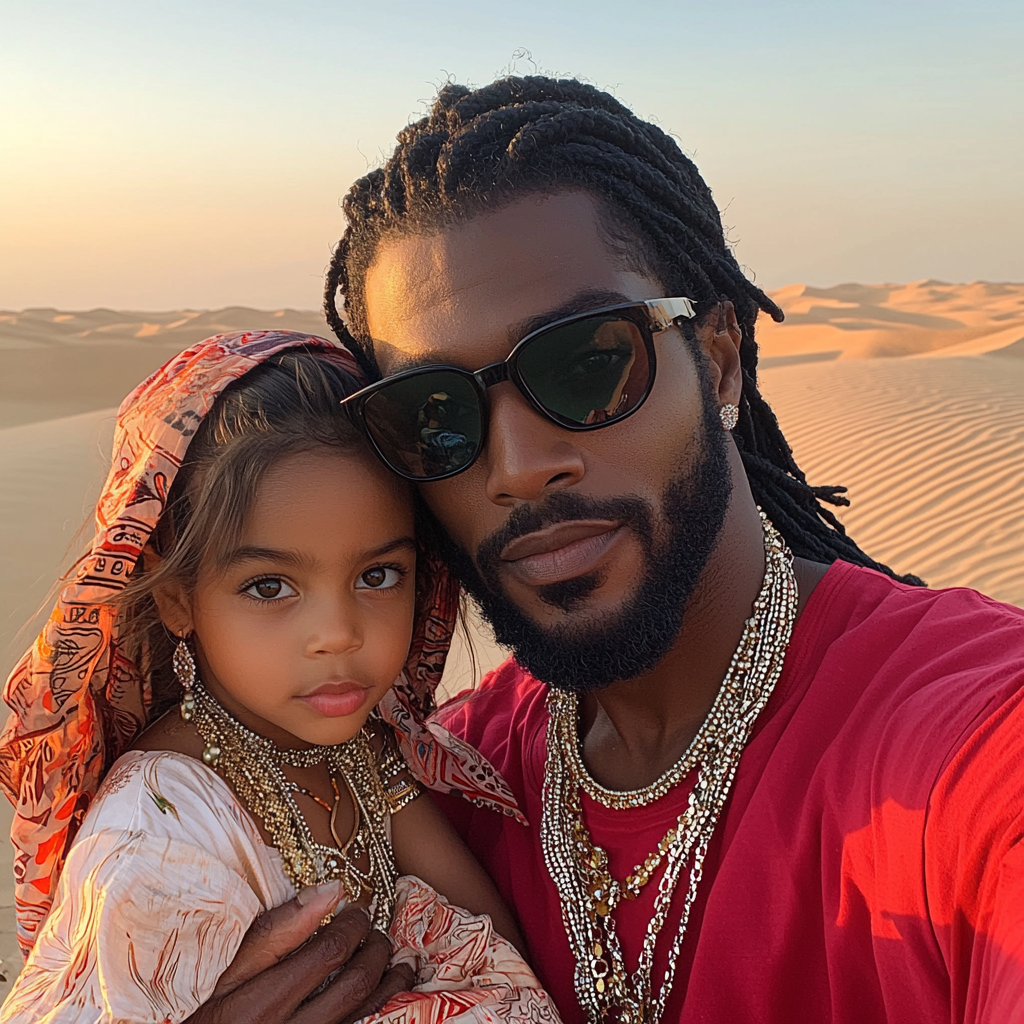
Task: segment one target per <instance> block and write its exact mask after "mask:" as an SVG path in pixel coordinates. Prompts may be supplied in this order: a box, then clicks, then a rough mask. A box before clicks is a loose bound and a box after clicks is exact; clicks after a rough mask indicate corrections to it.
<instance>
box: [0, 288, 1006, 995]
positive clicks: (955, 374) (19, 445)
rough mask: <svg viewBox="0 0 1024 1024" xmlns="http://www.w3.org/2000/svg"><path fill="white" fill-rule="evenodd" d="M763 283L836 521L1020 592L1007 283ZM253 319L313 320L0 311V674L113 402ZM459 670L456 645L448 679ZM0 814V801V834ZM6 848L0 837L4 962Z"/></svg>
mask: <svg viewBox="0 0 1024 1024" xmlns="http://www.w3.org/2000/svg"><path fill="white" fill-rule="evenodd" d="M775 298H776V300H777V301H778V302H780V304H781V305H782V306H783V308H784V309H785V310H786V312H787V321H786V323H785V324H784V325H781V326H779V325H775V324H772V323H765V322H764V321H763V320H762V322H761V323H759V338H760V341H761V346H762V357H763V363H762V365H763V367H764V369H763V371H762V386H763V388H764V391H765V393H766V395H767V396H768V398H769V400H770V401H771V403H772V405H773V406H774V408H775V410H776V412H777V414H778V416H779V420H780V422H781V423H782V427H783V429H784V431H785V432H786V434H787V436H788V437H789V439H790V441H791V443H792V444H793V447H794V450H795V452H796V456H797V459H798V461H799V462H800V463H801V465H802V466H803V468H804V469H805V471H806V472H807V474H808V476H809V478H810V479H811V481H812V482H815V483H842V484H846V485H847V486H848V487H849V489H850V497H851V498H852V501H853V505H852V507H851V508H849V509H845V510H842V511H841V512H840V516H841V518H842V519H843V521H844V522H845V523H846V525H847V526H848V528H849V530H850V532H851V534H852V535H853V536H854V537H855V538H856V540H857V541H858V543H860V545H861V546H862V547H863V548H864V549H865V550H867V551H868V552H869V553H871V554H872V555H874V556H875V557H877V558H879V559H881V560H883V561H886V562H888V563H889V564H891V565H892V566H893V567H894V568H896V569H897V570H899V571H901V572H915V573H917V574H918V575H921V576H923V577H924V578H925V579H926V580H927V581H928V582H929V584H931V585H933V586H956V585H965V586H972V587H977V588H979V589H981V590H982V591H984V592H986V593H988V594H990V595H991V596H993V597H995V598H998V599H1000V600H1004V601H1010V602H1014V603H1017V604H1020V605H1024V508H1022V502H1021V497H1022V495H1024V285H1021V284H986V283H984V282H975V283H973V284H968V285H950V284H943V283H941V282H936V281H920V282H915V283H913V284H909V285H893V284H886V285H854V284H850V285H841V286H838V287H835V288H826V289H818V288H811V287H808V286H805V285H792V286H791V287H789V288H784V289H781V290H780V291H779V292H777V293H775ZM266 326H282V327H288V328H292V329H296V330H306V331H310V332H312V333H324V332H325V331H326V327H325V325H324V324H323V322H322V320H321V318H320V316H319V314H317V313H312V312H310V313H303V312H295V311H293V310H279V311H277V312H272V313H270V312H260V311H258V310H249V309H239V308H235V309H225V310H218V311H217V312H215V313H199V312H191V311H190V312H175V313H117V312H113V311H110V310H93V311H91V312H88V313H62V312H59V311H57V310H29V311H26V312H24V313H3V314H0V428H4V429H0V560H2V564H3V567H4V571H5V584H6V585H5V586H4V587H3V588H2V589H0V673H2V674H3V675H6V673H7V671H9V669H10V667H11V666H12V665H13V663H14V661H15V660H16V657H17V655H18V654H19V653H20V652H21V650H22V649H23V648H24V646H25V645H26V643H27V642H28V637H30V636H31V635H32V633H33V632H34V629H35V628H37V627H38V625H39V622H40V618H39V617H37V618H36V619H34V620H33V624H32V626H31V627H30V628H28V629H26V630H25V631H24V632H22V633H21V635H20V637H19V636H18V632H19V628H20V627H21V626H22V624H23V623H25V621H26V620H28V619H30V618H32V616H33V613H34V612H35V611H36V609H37V608H38V607H39V605H40V603H41V602H42V601H43V599H44V597H45V596H46V594H47V591H48V589H49V587H50V586H51V584H52V583H53V581H54V579H55V577H56V574H57V572H58V569H59V567H61V566H62V565H66V564H67V563H68V560H69V558H70V555H71V549H70V546H71V545H72V541H73V539H74V537H75V535H76V533H77V532H78V530H79V528H80V526H81V524H82V522H83V519H84V518H86V516H87V513H88V510H89V508H90V506H91V504H92V502H93V501H94V499H95V495H96V493H97V491H98V489H99V487H100V484H101V482H102V479H103V476H104V473H105V471H106V463H107V459H108V458H109V445H110V437H111V433H112V428H113V409H112V408H111V407H112V406H116V404H117V403H118V402H119V401H120V399H121V398H122V397H123V395H124V394H125V393H127V392H128V391H129V390H130V389H131V388H132V387H133V386H134V385H135V384H136V383H137V382H138V381H139V380H140V379H142V377H144V376H146V375H147V374H149V373H150V372H151V371H152V370H154V369H156V367H157V366H158V365H159V364H160V363H161V362H163V361H164V360H165V359H166V358H167V357H169V356H170V355H173V354H174V353H175V352H177V351H179V350H180V349H182V348H184V347H186V346H187V345H189V344H191V343H193V342H195V341H197V340H199V339H201V338H203V337H206V336H207V335H209V334H213V333H217V332H220V331H226V330H241V329H248V328H259V327H266ZM87 532H91V531H87ZM476 649H477V653H478V667H479V668H480V669H483V670H486V669H487V668H489V667H491V666H493V665H494V664H495V663H497V662H498V661H500V660H501V659H502V657H503V654H502V652H501V651H499V650H498V649H497V648H496V647H494V646H493V644H491V643H490V642H489V641H488V640H487V638H486V635H485V634H484V633H483V632H482V631H481V630H479V629H478V630H477V632H476ZM474 678H475V675H474V668H473V665H472V664H471V661H470V659H469V658H468V656H467V654H466V652H465V649H464V648H462V647H460V648H459V650H458V651H457V652H456V654H455V656H454V657H453V658H452V659H451V664H450V668H449V672H448V675H447V677H446V686H447V688H448V689H449V690H450V691H453V692H454V691H457V690H459V689H462V688H463V687H464V686H465V685H469V684H471V683H472V681H473V679H474ZM6 816H7V806H6V802H5V801H0V830H5V825H4V822H5V821H6V820H7V817H6ZM9 858H10V854H9V849H8V847H7V845H6V844H0V957H3V958H4V959H5V960H7V961H8V963H9V964H10V963H16V962H17V954H16V950H15V945H14V942H13V937H12V935H11V930H10V928H11V912H10V909H9V905H10V895H9V889H8V888H7V886H6V884H4V880H5V879H7V878H9ZM7 987H8V986H7V985H0V997H2V995H3V994H4V992H5V991H6V989H7Z"/></svg>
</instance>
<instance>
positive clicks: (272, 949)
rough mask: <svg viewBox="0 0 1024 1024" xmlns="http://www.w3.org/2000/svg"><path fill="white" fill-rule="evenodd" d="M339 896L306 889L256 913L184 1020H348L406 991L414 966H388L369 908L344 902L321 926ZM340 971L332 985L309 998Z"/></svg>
mask: <svg viewBox="0 0 1024 1024" xmlns="http://www.w3.org/2000/svg"><path fill="white" fill-rule="evenodd" d="M338 894H339V886H338V883H332V882H329V883H327V884H325V885H322V886H316V887H312V888H309V889H303V890H302V892H300V893H299V894H298V895H297V896H296V897H295V899H293V900H291V901H290V902H288V903H284V904H282V905H281V906H280V907H276V908H275V909H274V910H271V911H268V912H267V913H266V914H263V915H261V916H260V917H258V918H257V919H256V921H255V922H254V923H253V925H252V927H251V928H250V929H249V931H248V932H246V935H245V938H244V939H243V940H242V945H241V946H240V947H239V950H238V953H237V955H236V956H235V959H234V960H233V961H232V962H231V964H230V965H229V966H228V968H227V970H226V971H225V972H224V973H223V974H222V975H221V978H220V981H219V982H218V983H217V987H216V989H215V990H214V993H213V996H212V997H211V998H210V1000H209V1002H207V1003H206V1004H205V1005H204V1006H202V1007H200V1009H198V1010H197V1011H196V1012H195V1013H194V1014H192V1016H191V1017H189V1018H188V1020H187V1021H186V1022H185V1024H240V1022H242V1021H245V1022H246V1024H344V1022H348V1021H355V1020H358V1019H359V1018H360V1017H365V1016H367V1015H368V1014H371V1013H374V1012H376V1010H378V1009H379V1008H380V1007H381V1006H383V1005H384V1004H385V1003H386V1002H387V1001H388V1000H389V999H391V998H392V996H395V995H397V994H398V993H399V992H405V991H407V990H408V989H409V988H410V987H411V986H412V983H413V980H414V979H413V977H412V970H411V969H410V968H409V967H407V966H406V965H398V966H396V967H394V968H392V969H390V970H389V969H388V960H389V958H390V956H391V946H390V943H389V942H388V940H387V938H386V937H385V936H384V935H382V934H381V933H380V932H377V931H373V932H371V930H370V919H369V915H368V914H367V913H366V911H365V910H363V909H361V908H359V907H345V908H344V909H342V910H341V911H339V912H338V914H337V915H336V916H335V918H334V920H333V921H332V922H331V923H330V924H329V925H327V926H326V927H324V928H321V929H320V930H319V931H316V929H317V928H318V927H319V925H320V921H321V920H322V919H323V918H324V917H325V916H326V915H327V914H329V913H330V912H331V910H332V909H333V908H334V907H335V906H336V905H337V903H338V899H339V895H338ZM314 932H316V934H314ZM336 971H337V972H338V975H337V977H336V978H334V979H333V980H332V981H331V983H330V984H329V985H328V986H327V988H325V989H324V991H323V992H320V993H319V994H318V995H317V996H316V997H315V998H313V999H310V1001H309V1002H308V1003H306V1002H305V1000H306V999H309V997H310V996H311V995H312V993H314V992H316V990H317V989H318V988H319V987H320V986H321V985H322V984H323V983H324V981H326V979H327V978H329V977H330V976H331V975H332V974H334V973H335V972H336Z"/></svg>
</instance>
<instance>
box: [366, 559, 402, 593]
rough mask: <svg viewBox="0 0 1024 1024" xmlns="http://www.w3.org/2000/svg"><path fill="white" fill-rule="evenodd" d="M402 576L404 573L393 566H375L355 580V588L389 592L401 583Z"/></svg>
mask: <svg viewBox="0 0 1024 1024" xmlns="http://www.w3.org/2000/svg"><path fill="white" fill-rule="evenodd" d="M404 575H405V573H404V572H402V571H401V570H400V569H398V568H396V567H394V566H391V565H375V566H374V567H373V568H372V569H367V570H366V572H364V573H363V574H362V575H361V576H360V577H359V579H358V580H356V587H357V589H359V590H390V589H391V588H392V587H396V586H398V584H399V583H401V582H402V577H403V576H404Z"/></svg>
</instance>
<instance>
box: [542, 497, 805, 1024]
mask: <svg viewBox="0 0 1024 1024" xmlns="http://www.w3.org/2000/svg"><path fill="white" fill-rule="evenodd" d="M758 511H760V509H759V510H758ZM761 521H762V526H763V529H764V538H765V576H764V583H763V585H762V587H761V591H760V593H759V594H758V596H757V599H756V600H755V602H754V613H753V615H752V616H751V617H750V618H749V619H748V620H747V622H746V624H745V626H744V629H743V635H742V636H741V638H740V642H739V645H738V646H737V648H736V651H735V653H734V654H733V657H732V661H731V663H730V665H729V670H728V672H726V675H725V679H724V680H723V681H722V685H721V687H720V689H719V691H718V695H717V696H716V698H715V701H714V703H713V704H712V706H711V710H710V711H709V712H708V715H707V717H706V718H705V720H704V723H703V725H702V726H701V728H700V730H699V731H698V733H697V735H696V736H695V737H694V739H693V741H692V742H691V744H690V746H689V748H688V749H687V750H686V752H685V753H684V754H683V756H682V757H681V758H680V759H679V760H678V761H677V762H676V763H675V764H674V765H672V767H671V768H669V769H668V771H666V772H665V773H664V774H663V775H662V776H661V777H660V778H659V779H657V780H656V781H655V782H653V783H652V784H651V785H649V786H646V787H644V788H643V789H638V790H631V791H627V792H617V791H614V790H609V789H605V788H604V787H603V786H600V785H599V784H598V783H597V782H596V781H595V780H594V779H593V778H592V777H591V776H590V773H589V772H588V771H587V769H586V766H585V765H584V763H583V758H582V756H581V754H580V743H579V706H578V700H577V698H576V696H575V695H573V694H568V693H564V692H560V691H557V690H554V689H552V690H551V691H550V692H549V694H548V710H549V714H550V718H549V722H548V732H547V741H548V756H547V763H546V765H545V772H544V812H543V818H542V821H541V830H540V832H541V845H542V847H543V850H544V859H545V861H546V863H547V867H548V872H549V874H550V875H551V878H552V880H553V881H554V883H555V888H556V889H557V890H558V895H559V899H560V902H561V908H562V920H563V923H564V925H565V930H566V934H567V935H568V938H569V945H570V947H571V948H572V951H573V954H574V956H575V960H576V971H575V978H574V980H575V986H576V994H577V997H578V999H579V1002H580V1006H581V1007H582V1008H583V1010H584V1012H585V1013H586V1015H587V1018H588V1020H589V1021H590V1022H591V1024H598V1022H600V1021H606V1020H609V1019H612V1020H616V1021H618V1022H619V1024H658V1022H659V1021H660V1020H661V1018H662V1016H663V1014H664V1012H665V1004H666V1002H667V1000H668V996H669V993H670V992H671V990H672V984H673V981H674V980H675V969H676V963H677V962H678V959H679V952H680V949H681V947H682V943H683V938H684V937H685V935H686V926H687V922H688V921H689V917H690V911H691V909H692V907H693V902H694V900H695V898H696V895H697V886H698V884H699V883H700V880H701V875H702V872H703V865H704V857H705V855H706V853H707V850H708V844H709V843H710V841H711V837H712V835H713V834H714V829H715V825H716V824H717V822H718V819H719V817H720V815H721V813H722V809H723V808H724V806H725V802H726V799H727V798H728V795H729V791H730V789H731V787H732V782H733V779H734V778H735V775H736V769H737V767H738V766H739V760H740V755H741V754H742V753H743V749H744V747H745V746H746V744H747V741H748V740H749V738H750V734H751V731H752V730H753V728H754V723H755V722H756V721H757V716H758V715H759V714H760V712H761V710H762V709H763V708H764V706H765V704H766V703H767V702H768V698H769V696H770V695H771V693H772V690H773V689H774V688H775V684H776V683H777V682H778V680H779V676H780V675H781V674H782V666H783V661H784V659H785V655H786V648H787V646H788V644H789V638H790V636H791V634H792V631H793V623H794V621H795V619H796V609H797V587H796V578H795V576H794V575H793V556H792V554H791V553H790V551H789V550H788V549H787V548H786V546H785V544H784V542H783V541H782V538H781V537H780V536H779V534H778V533H777V532H776V530H775V528H774V527H773V526H772V524H771V523H770V522H769V521H768V518H767V517H766V516H765V514H764V513H763V512H761ZM694 768H696V769H697V781H696V784H695V785H694V788H693V790H692V792H691V793H690V796H689V799H688V801H687V806H686V810H685V811H683V813H682V814H680V815H679V818H678V819H677V820H676V822H675V824H674V825H673V826H672V828H670V829H669V831H668V832H667V833H666V834H665V836H664V837H663V838H662V840H661V842H660V843H659V844H658V847H657V849H656V850H655V851H654V852H653V853H651V854H650V855H648V856H647V857H646V858H645V860H644V861H643V862H642V863H641V864H638V865H637V866H636V867H635V868H634V869H633V871H632V872H631V873H630V875H629V876H628V877H627V878H626V879H625V881H623V882H619V881H618V879H615V878H613V877H612V875H611V873H610V871H609V868H608V854H607V852H606V851H605V850H604V849H603V848H602V847H600V846H599V845H597V844H596V843H595V842H594V841H593V839H592V838H591V836H590V833H589V831H588V830H587V827H586V824H585V822H584V820H583V808H582V803H581V800H580V793H581V791H582V792H585V793H587V794H588V795H589V796H590V797H592V798H593V799H594V800H596V801H597V802H598V803H600V804H602V805H604V806H606V807H611V808H616V809H620V810H621V809H624V808H629V807H644V806H646V805H648V804H651V803H653V802H654V801H656V800H659V799H661V798H662V797H663V796H665V795H666V794H667V793H668V792H669V791H670V790H671V789H673V788H674V787H675V786H677V785H679V784H680V783H681V782H682V781H683V780H684V779H685V778H686V777H687V776H688V775H689V774H690V773H691V772H692V771H693V769H694ZM663 862H664V865H665V870H664V874H663V875H662V878H661V881H660V882H659V884H658V892H657V895H656V896H655V901H654V917H653V918H652V919H651V921H650V922H649V923H648V926H647V932H646V934H645V936H644V941H643V946H642V948H641V952H640V960H639V965H638V967H637V969H636V971H634V972H632V974H630V973H629V972H628V971H627V969H626V966H625V961H624V958H623V955H622V948H621V945H620V943H619V938H618V935H617V932H616V928H615V919H614V917H613V914H614V911H615V908H616V907H617V906H618V905H619V903H620V902H621V901H622V900H632V899H636V898H637V897H638V896H639V895H640V894H641V892H642V890H643V887H644V886H645V885H646V884H647V883H648V882H649V881H650V879H651V877H652V875H653V874H654V873H655V871H657V869H658V868H659V866H660V865H661V864H662V863H663ZM687 864H690V865H691V867H690V878H689V885H688V887H687V891H686V897H685V900H684V902H683V908H682V918H681V920H680V923H679V929H678V931H677V933H676V935H675V938H674V940H673V943H672V947H671V950H670V951H669V957H668V969H667V970H666V972H665V977H664V979H663V981H662V984H661V986H660V987H659V989H658V992H657V995H654V994H653V991H652V977H651V975H652V971H653V967H654V953H655V946H656V944H657V941H658V937H659V935H660V933H661V930H662V928H663V926H664V924H665V920H666V918H667V917H668V912H669V908H670V906H671V903H672V899H673V896H674V895H675V891H676V887H677V883H678V881H679V877H680V874H681V873H682V870H683V868H684V867H685V866H686V865H687Z"/></svg>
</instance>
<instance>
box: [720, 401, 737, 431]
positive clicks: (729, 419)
mask: <svg viewBox="0 0 1024 1024" xmlns="http://www.w3.org/2000/svg"><path fill="white" fill-rule="evenodd" d="M718 418H719V419H720V420H721V421H722V427H723V428H724V429H725V430H732V429H733V428H734V427H735V426H736V424H737V423H739V421H740V411H739V409H738V408H737V407H736V406H735V405H733V404H732V402H726V404H725V405H723V406H722V407H721V408H720V409H719V410H718Z"/></svg>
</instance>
